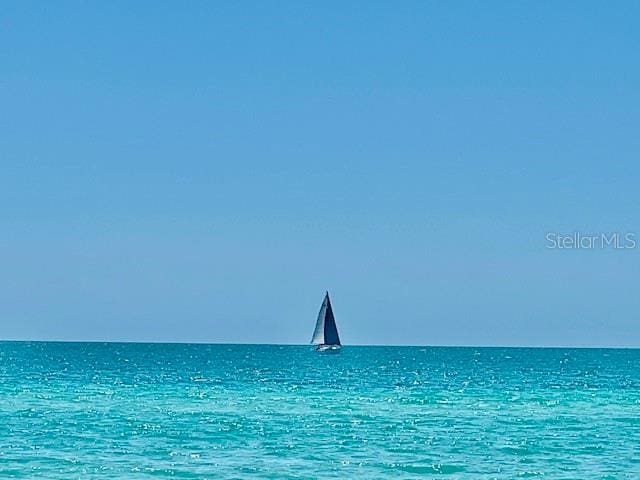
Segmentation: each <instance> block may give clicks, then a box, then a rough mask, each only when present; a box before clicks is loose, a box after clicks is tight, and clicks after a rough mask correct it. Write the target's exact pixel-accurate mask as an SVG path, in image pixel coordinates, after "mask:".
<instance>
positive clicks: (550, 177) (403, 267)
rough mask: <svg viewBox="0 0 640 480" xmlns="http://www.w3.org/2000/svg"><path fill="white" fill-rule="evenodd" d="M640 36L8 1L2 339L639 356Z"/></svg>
mask: <svg viewBox="0 0 640 480" xmlns="http://www.w3.org/2000/svg"><path fill="white" fill-rule="evenodd" d="M527 3H528V4H527ZM638 18H640V4H639V3H638V2H616V3H615V4H611V3H607V2H586V1H585V2H550V1H549V2H488V3H487V2H454V3H452V2H350V3H349V2H299V1H291V2H208V1H207V2H204V1H203V2H195V1H194V2H171V3H170V2H157V1H154V2H124V1H122V2H56V3H51V2H27V1H16V2H3V3H2V7H1V9H0V338H5V339H63V340H150V341H207V342H257V343H269V342H274V343H280V342H282V343H305V342H307V341H308V340H309V338H310V336H311V333H312V330H313V324H314V321H315V316H316V314H317V310H318V308H319V306H320V302H321V301H322V296H323V294H324V290H325V289H329V290H330V292H331V293H332V300H333V304H334V309H335V312H336V318H337V322H338V327H339V328H340V331H341V335H342V337H343V341H344V342H345V343H394V344H405V343H409V344H430V345H433V344H445V345H446V344H462V345H625V346H640V295H638V283H639V282H638V276H639V275H640V248H638V249H635V250H625V251H614V250H611V249H604V250H603V249H600V250H589V251H586V250H550V249H547V248H546V245H547V242H546V240H545V235H546V234H547V233H548V232H565V233H570V232H574V231H580V232H585V233H592V232H636V233H637V234H639V235H640V222H639V214H640V199H639V193H638V192H639V186H640V175H639V174H640V157H639V154H640V135H639V133H638V128H639V126H640V90H639V88H640V87H639V85H640V60H639V58H640V57H639V56H638V52H640V31H639V30H638V26H637V21H638Z"/></svg>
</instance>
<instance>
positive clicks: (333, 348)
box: [316, 345, 342, 353]
mask: <svg viewBox="0 0 640 480" xmlns="http://www.w3.org/2000/svg"><path fill="white" fill-rule="evenodd" d="M340 348H342V347H341V346H340V345H318V346H317V347H316V352H329V353H338V352H339V351H340Z"/></svg>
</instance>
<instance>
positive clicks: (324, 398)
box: [0, 342, 640, 480]
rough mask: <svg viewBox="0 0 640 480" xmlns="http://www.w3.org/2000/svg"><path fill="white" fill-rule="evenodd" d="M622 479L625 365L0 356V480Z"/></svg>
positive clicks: (636, 465)
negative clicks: (258, 479) (166, 479)
mask: <svg viewBox="0 0 640 480" xmlns="http://www.w3.org/2000/svg"><path fill="white" fill-rule="evenodd" d="M431 477H432V478H451V479H474V480H475V479H518V478H537V477H539V478H544V479H558V480H559V479H580V480H585V479H589V480H590V479H638V478H640V350H623V349H620V350H617V349H529V348H445V347H351V346H346V347H344V348H343V351H342V352H341V353H340V354H338V355H328V354H318V353H316V352H314V351H313V349H312V348H311V347H308V346H276V345H197V344H193V345H190V344H136V343H128V344H127V343H56V342H51V343H49V342H1V343H0V478H2V479H4V478H20V479H22V478H29V479H32V478H46V479H65V480H69V479H121V478H132V479H137V478H149V479H151V478H156V479H159V478H173V479H175V478H185V479H246V478H265V479H267V478H268V479H314V478H341V479H358V478H363V479H386V478H393V479H396V478H400V479H411V478H431Z"/></svg>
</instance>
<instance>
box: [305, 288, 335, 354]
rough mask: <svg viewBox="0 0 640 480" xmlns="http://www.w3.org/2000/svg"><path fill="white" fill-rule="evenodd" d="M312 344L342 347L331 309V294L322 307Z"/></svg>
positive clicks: (325, 298) (327, 294) (325, 297)
mask: <svg viewBox="0 0 640 480" xmlns="http://www.w3.org/2000/svg"><path fill="white" fill-rule="evenodd" d="M311 343H314V344H316V345H340V337H339V336H338V328H337V327H336V319H335V317H334V316H333V309H332V308H331V300H329V292H327V293H326V294H325V296H324V300H323V302H322V306H321V307H320V312H319V313H318V321H317V322H316V329H315V330H314V332H313V338H312V339H311Z"/></svg>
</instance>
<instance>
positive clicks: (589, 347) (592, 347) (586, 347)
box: [0, 339, 640, 350]
mask: <svg viewBox="0 0 640 480" xmlns="http://www.w3.org/2000/svg"><path fill="white" fill-rule="evenodd" d="M2 343H100V344H133V345H136V344H140V345H230V346H233V345H246V346H274V347H306V346H308V347H312V345H311V344H310V343H254V342H207V341H162V340H59V339H53V340H43V339H36V340H25V339H0V344H2ZM342 346H343V347H398V348H399V347H412V348H512V349H525V348H530V349H556V350H559V349H576V350H577V349H581V350H640V346H611V345H606V346H604V345H580V346H576V345H472V344H453V345H445V344H431V345H427V344H417V343H402V344H384V343H350V344H343V345H342Z"/></svg>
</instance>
